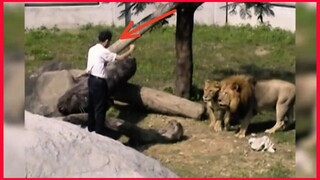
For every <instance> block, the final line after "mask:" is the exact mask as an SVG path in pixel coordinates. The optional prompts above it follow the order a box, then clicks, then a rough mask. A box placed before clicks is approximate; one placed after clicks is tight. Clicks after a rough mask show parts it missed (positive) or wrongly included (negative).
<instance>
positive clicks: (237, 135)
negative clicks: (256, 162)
mask: <svg viewBox="0 0 320 180" xmlns="http://www.w3.org/2000/svg"><path fill="white" fill-rule="evenodd" d="M235 136H236V137H238V138H244V137H246V135H245V134H244V133H237V134H236V135H235Z"/></svg>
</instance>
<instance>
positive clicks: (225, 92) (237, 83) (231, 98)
mask: <svg viewBox="0 0 320 180" xmlns="http://www.w3.org/2000/svg"><path fill="white" fill-rule="evenodd" d="M255 83H256V81H255V79H254V78H253V77H251V76H247V75H233V76H230V77H227V78H225V79H223V80H222V81H221V82H220V85H221V89H220V92H219V97H218V104H219V107H220V108H221V109H224V110H226V111H227V112H229V113H230V116H232V117H233V118H235V119H239V120H240V124H241V126H240V131H239V132H238V133H237V134H236V136H237V137H239V138H243V137H245V135H246V132H247V129H248V126H249V123H250V119H251V118H252V117H253V116H254V115H255V114H256V101H255V95H254V86H255ZM228 123H229V122H228V121H227V122H225V124H228ZM227 126H228V125H227Z"/></svg>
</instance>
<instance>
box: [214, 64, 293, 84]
mask: <svg viewBox="0 0 320 180" xmlns="http://www.w3.org/2000/svg"><path fill="white" fill-rule="evenodd" d="M212 73H213V74H214V75H215V76H216V77H217V80H221V79H223V78H225V77H227V76H230V75H235V74H248V75H251V76H254V77H255V78H256V79H258V80H262V79H271V78H277V79H283V80H286V81H290V82H294V81H295V80H294V79H295V73H293V72H290V71H282V70H275V69H269V68H262V67H259V66H256V65H255V64H244V65H241V66H240V68H239V70H235V69H220V70H216V71H213V72H212Z"/></svg>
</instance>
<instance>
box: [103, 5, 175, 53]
mask: <svg viewBox="0 0 320 180" xmlns="http://www.w3.org/2000/svg"><path fill="white" fill-rule="evenodd" d="M179 4H181V3H166V4H164V5H162V6H161V7H159V8H157V10H156V11H155V12H153V13H152V14H150V15H149V16H147V18H143V20H141V21H140V22H138V23H135V24H142V23H144V22H147V21H149V20H151V19H153V18H156V17H158V16H160V15H162V14H165V13H167V12H169V11H171V10H173V9H175V8H176V7H177V6H178V5H179ZM155 24H156V23H153V24H151V25H149V26H147V27H145V28H143V29H141V30H140V31H138V32H137V33H139V34H141V35H142V34H144V33H145V32H147V31H148V30H149V29H150V28H152V27H153V26H154V25H155ZM137 39H138V38H131V39H122V40H121V39H119V40H117V41H116V42H115V43H113V44H112V45H111V46H110V47H109V49H110V51H112V52H114V53H119V52H120V51H122V50H123V49H125V48H126V47H127V46H129V45H130V44H131V43H133V42H134V41H135V40H137Z"/></svg>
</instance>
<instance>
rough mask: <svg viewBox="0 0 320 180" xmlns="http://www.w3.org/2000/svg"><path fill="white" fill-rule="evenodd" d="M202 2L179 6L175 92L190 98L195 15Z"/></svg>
mask: <svg viewBox="0 0 320 180" xmlns="http://www.w3.org/2000/svg"><path fill="white" fill-rule="evenodd" d="M201 4H202V3H185V4H183V5H181V6H180V7H178V8H177V22H176V82H175V94H176V95H177V96H179V97H183V98H187V99H189V98H190V92H191V86H192V74H193V62H192V33H193V15H194V12H195V10H196V9H197V8H198V7H199V6H200V5H201Z"/></svg>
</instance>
